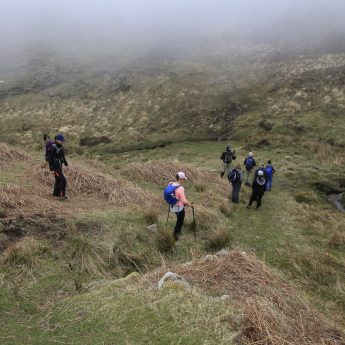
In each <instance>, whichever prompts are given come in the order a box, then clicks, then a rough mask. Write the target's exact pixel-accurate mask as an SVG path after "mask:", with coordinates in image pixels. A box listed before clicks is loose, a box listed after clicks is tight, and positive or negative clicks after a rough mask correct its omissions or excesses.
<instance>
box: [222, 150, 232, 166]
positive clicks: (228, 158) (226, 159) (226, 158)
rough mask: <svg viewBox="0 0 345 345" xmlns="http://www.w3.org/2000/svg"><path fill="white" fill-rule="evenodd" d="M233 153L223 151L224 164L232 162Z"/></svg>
mask: <svg viewBox="0 0 345 345" xmlns="http://www.w3.org/2000/svg"><path fill="white" fill-rule="evenodd" d="M232 158H233V153H232V152H231V151H225V155H224V163H226V164H230V163H231V162H232Z"/></svg>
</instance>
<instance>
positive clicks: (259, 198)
mask: <svg viewBox="0 0 345 345" xmlns="http://www.w3.org/2000/svg"><path fill="white" fill-rule="evenodd" d="M261 199H262V194H258V195H257V197H256V208H260V207H261Z"/></svg>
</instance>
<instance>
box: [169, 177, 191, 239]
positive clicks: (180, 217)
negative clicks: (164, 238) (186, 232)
mask: <svg viewBox="0 0 345 345" xmlns="http://www.w3.org/2000/svg"><path fill="white" fill-rule="evenodd" d="M186 180H187V177H186V174H185V173H184V172H182V171H180V172H178V173H177V174H176V181H175V182H170V183H169V186H171V187H175V189H174V193H175V198H176V203H174V204H171V205H170V211H171V212H174V213H175V214H176V217H177V220H176V225H175V228H174V233H173V237H174V239H175V241H177V240H178V239H179V237H180V236H181V230H182V226H183V223H184V217H185V207H186V206H190V207H192V208H193V205H192V204H191V203H190V202H189V201H188V200H187V198H186V195H185V189H184V187H183V184H184V183H185V181H186Z"/></svg>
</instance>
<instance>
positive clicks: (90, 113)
mask: <svg viewBox="0 0 345 345" xmlns="http://www.w3.org/2000/svg"><path fill="white" fill-rule="evenodd" d="M225 46H226V45H225ZM225 46H222V50H217V49H213V50H211V51H210V52H209V53H207V54H205V53H203V54H201V53H200V52H194V54H191V53H190V52H188V53H186V54H185V55H182V54H181V55H176V56H175V57H174V58H172V57H171V56H170V57H166V58H165V57H164V58H163V57H162V56H159V57H157V56H154V57H152V56H151V57H147V59H141V60H140V61H133V60H131V61H130V62H127V64H125V63H123V62H122V63H121V64H117V63H115V62H114V63H110V62H109V60H107V61H104V62H103V63H101V64H98V65H95V64H93V63H92V62H90V61H89V62H88V63H86V62H84V63H83V64H78V63H77V62H75V61H69V62H66V61H61V60H59V59H58V58H57V57H56V56H55V55H49V54H48V55H44V56H41V58H40V59H37V60H30V61H29V62H27V64H23V65H22V68H21V69H20V73H18V71H16V73H12V72H13V71H12V72H11V71H6V73H5V70H4V67H2V69H1V70H0V72H1V73H5V74H4V75H5V76H6V78H2V77H1V76H0V80H1V79H4V81H5V82H4V83H2V84H0V141H1V142H3V143H0V169H1V170H0V261H1V265H0V329H1V332H0V341H1V344H24V343H26V344H57V343H65V344H201V343H202V344H301V345H303V344H320V345H321V344H334V345H335V344H344V343H345V340H344V331H345V275H344V270H345V254H344V248H345V214H344V213H341V212H339V211H337V210H336V209H335V207H334V206H333V205H332V204H331V203H330V202H329V201H328V194H329V193H334V192H342V191H344V190H345V168H344V166H345V155H344V145H345V142H344V135H343V133H344V129H345V128H344V114H345V113H344V111H345V110H344V109H345V108H344V107H345V105H344V104H345V100H344V97H345V96H344V92H345V89H344V85H343V84H344V83H343V81H344V71H345V69H344V68H345V67H344V66H345V58H344V55H343V54H340V53H339V54H319V55H318V54H316V53H314V54H313V55H310V54H307V53H305V54H304V55H301V54H295V53H291V52H290V53H288V52H282V51H280V50H275V49H272V48H271V47H264V46H252V45H248V46H242V48H241V49H240V48H239V47H235V46H229V47H225ZM28 67H30V68H29V69H28ZM57 131H61V132H63V133H64V134H66V137H67V139H68V140H67V143H66V151H67V152H68V159H69V162H70V170H69V171H68V172H66V176H67V179H68V194H69V199H68V200H67V201H65V202H63V201H61V202H60V201H56V200H53V198H52V197H51V190H52V183H53V181H52V180H53V178H52V176H51V174H50V173H49V172H48V171H47V170H45V169H42V168H41V167H40V165H41V164H42V152H40V151H39V148H40V147H41V145H40V140H41V134H42V133H43V132H49V133H55V132H57ZM214 139H218V140H219V141H216V140H214ZM227 143H230V144H231V146H232V147H233V148H234V149H236V155H237V162H238V163H240V164H242V162H243V160H244V158H245V157H246V155H247V153H248V152H249V151H253V152H254V154H255V158H256V160H257V162H266V161H267V160H268V159H271V160H272V161H273V165H274V166H275V168H276V170H277V173H276V176H275V178H274V182H273V190H272V192H269V193H266V194H265V196H264V200H263V207H262V209H260V210H258V211H257V210H254V209H250V210H248V209H247V208H246V207H245V206H246V203H247V202H248V200H249V197H250V192H251V189H250V188H248V187H243V188H242V191H241V202H240V204H239V205H234V204H232V203H231V202H230V201H229V194H230V186H229V183H228V181H227V180H225V179H224V180H222V179H221V178H220V177H219V172H220V171H219V170H220V160H219V156H220V153H221V152H222V150H223V149H224V146H225V144H227ZM179 170H183V171H185V172H186V174H187V176H188V178H189V179H188V183H187V185H186V189H187V195H188V198H189V199H190V200H192V201H193V202H194V204H195V212H196V223H197V227H196V239H195V237H194V234H193V231H192V228H193V227H192V214H191V211H190V210H187V216H186V224H185V228H184V231H183V232H184V236H183V237H182V239H181V240H180V241H178V242H177V243H175V242H174V241H172V237H171V233H172V229H173V226H174V221H175V219H174V217H173V215H172V216H171V217H170V218H169V221H168V226H167V227H166V225H165V224H166V217H167V208H166V205H165V204H164V202H163V201H162V188H163V187H164V185H166V184H167V183H168V182H169V181H171V180H172V179H173V178H174V175H175V173H176V172H177V171H179ZM152 224H157V228H156V230H155V229H153V230H152V227H150V228H148V226H150V225H152ZM223 249H225V250H224V251H222V252H220V253H218V252H219V251H221V250H223ZM216 253H218V254H216ZM167 271H172V272H176V273H178V274H180V275H181V277H182V278H183V279H185V280H186V282H187V283H188V285H187V286H186V284H182V285H181V284H179V283H174V282H169V283H167V284H166V285H165V287H164V288H163V289H162V290H157V284H158V281H159V279H160V278H161V277H162V276H163V275H164V273H166V272H167ZM222 296H223V297H222ZM200 339H201V340H200Z"/></svg>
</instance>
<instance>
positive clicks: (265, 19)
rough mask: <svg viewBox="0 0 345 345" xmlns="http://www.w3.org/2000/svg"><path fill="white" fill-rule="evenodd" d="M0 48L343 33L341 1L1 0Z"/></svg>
mask: <svg viewBox="0 0 345 345" xmlns="http://www.w3.org/2000/svg"><path fill="white" fill-rule="evenodd" d="M0 13H1V21H0V44H1V46H2V49H1V50H0V51H2V52H3V51H4V50H5V49H10V48H16V47H20V46H24V45H26V46H30V45H33V44H38V45H40V44H51V45H54V44H55V45H61V46H63V45H65V46H69V45H70V46H78V45H85V44H86V45H87V44H90V45H92V44H94V43H96V42H97V43H99V42H102V41H103V42H106V43H107V44H114V45H116V44H118V43H124V42H125V43H128V44H130V43H135V44H145V42H146V43H147V44H148V43H149V42H154V41H157V40H159V41H160V42H161V41H162V40H167V41H168V40H169V39H177V40H178V39H182V38H183V39H185V38H188V37H194V36H201V35H204V34H213V33H224V32H243V33H250V32H256V33H261V34H262V35H270V34H272V33H274V34H277V33H278V34H282V35H284V34H289V33H290V34H293V35H296V36H298V35H300V34H301V35H305V34H312V35H314V37H318V36H320V35H323V34H324V33H326V32H332V31H338V32H339V31H340V32H345V0H327V1H326V0H318V1H317V0H314V1H312V0H236V1H235V0H94V1H91V0H0Z"/></svg>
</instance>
